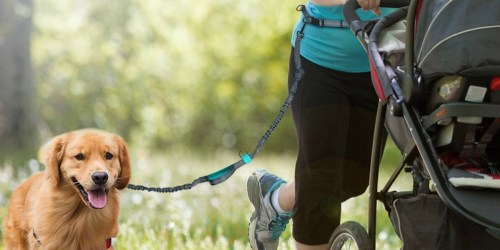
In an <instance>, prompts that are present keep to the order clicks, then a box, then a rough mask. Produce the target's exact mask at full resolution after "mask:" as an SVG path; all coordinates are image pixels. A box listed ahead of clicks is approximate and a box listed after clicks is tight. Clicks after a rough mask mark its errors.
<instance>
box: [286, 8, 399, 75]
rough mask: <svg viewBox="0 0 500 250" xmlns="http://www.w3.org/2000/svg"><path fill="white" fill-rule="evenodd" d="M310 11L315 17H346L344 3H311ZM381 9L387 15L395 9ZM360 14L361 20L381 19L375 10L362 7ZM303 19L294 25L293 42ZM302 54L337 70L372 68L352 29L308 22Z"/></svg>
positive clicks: (335, 18)
mask: <svg viewBox="0 0 500 250" xmlns="http://www.w3.org/2000/svg"><path fill="white" fill-rule="evenodd" d="M306 10H307V12H308V13H309V15H311V16H313V17H315V18H319V19H329V20H345V19H344V15H343V14H342V11H343V5H337V6H319V5H316V4H314V3H311V2H308V3H307V4H306ZM381 10H382V15H385V14H388V13H390V12H391V11H392V10H393V9H389V8H381ZM357 13H358V15H359V17H360V18H361V20H371V19H376V18H380V16H377V15H375V13H373V12H372V11H363V10H361V9H358V10H357ZM302 18H303V17H301V18H300V19H299V21H298V22H297V24H296V25H295V27H294V31H293V36H292V45H294V44H295V39H296V36H297V31H299V30H300V29H302V26H303V25H304V23H303V22H302ZM300 54H301V55H302V56H303V57H304V58H306V59H307V60H309V61H311V62H313V63H315V64H318V65H321V66H323V67H326V68H330V69H334V70H339V71H344V72H350V73H360V72H369V71H370V66H369V63H368V56H367V53H366V51H365V50H364V49H363V47H362V46H361V44H360V43H359V41H358V40H357V39H356V37H355V36H354V34H353V33H352V31H351V30H350V29H349V28H329V27H318V26H315V25H312V24H307V25H306V27H305V28H304V38H303V39H302V41H301V44H300Z"/></svg>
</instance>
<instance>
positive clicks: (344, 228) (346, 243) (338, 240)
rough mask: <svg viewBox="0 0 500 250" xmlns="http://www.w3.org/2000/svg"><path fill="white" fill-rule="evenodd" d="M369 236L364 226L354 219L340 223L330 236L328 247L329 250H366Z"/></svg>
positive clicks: (368, 244) (368, 246)
mask: <svg viewBox="0 0 500 250" xmlns="http://www.w3.org/2000/svg"><path fill="white" fill-rule="evenodd" d="M369 248H370V238H369V237H368V233H367V232H366V230H365V228H364V227H363V226H361V225H360V224H359V223H357V222H355V221H347V222H344V223H342V224H341V225H340V226H339V227H337V229H335V231H334V232H333V234H332V236H331V237H330V241H329V242H328V249H330V250H341V249H342V250H345V249H356V250H368V249H369Z"/></svg>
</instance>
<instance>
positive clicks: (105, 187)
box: [40, 129, 131, 209]
mask: <svg viewBox="0 0 500 250" xmlns="http://www.w3.org/2000/svg"><path fill="white" fill-rule="evenodd" d="M40 161H41V162H42V163H44V164H45V166H46V167H47V171H48V176H49V178H50V181H51V183H53V185H55V186H58V185H72V187H73V188H74V190H75V191H76V192H77V193H78V194H79V195H80V198H81V199H82V200H83V202H84V203H85V204H86V205H88V206H89V207H91V208H96V209H100V208H103V207H104V206H106V204H107V201H108V192H109V190H110V189H112V188H117V189H124V188H125V187H126V186H127V185H128V182H129V179H130V173H131V171H130V159H129V156H128V150H127V145H126V144H125V142H124V141H123V139H122V138H120V137H119V136H117V135H115V134H112V133H109V132H105V131H101V130H96V129H84V130H77V131H72V132H69V133H66V134H62V135H59V136H57V137H55V138H53V139H52V140H51V141H49V142H48V143H47V144H46V145H44V146H43V147H42V149H41V151H40Z"/></svg>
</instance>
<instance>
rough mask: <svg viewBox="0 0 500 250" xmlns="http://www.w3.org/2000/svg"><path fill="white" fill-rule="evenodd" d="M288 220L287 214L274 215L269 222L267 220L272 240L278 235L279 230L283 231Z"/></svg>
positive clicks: (279, 233)
mask: <svg viewBox="0 0 500 250" xmlns="http://www.w3.org/2000/svg"><path fill="white" fill-rule="evenodd" d="M289 220H290V217H289V216H279V215H277V216H276V217H274V218H273V219H272V220H271V222H269V230H270V231H271V238H272V239H273V240H275V239H277V238H279V237H280V235H281V232H283V231H285V229H286V225H287V224H288V221H289Z"/></svg>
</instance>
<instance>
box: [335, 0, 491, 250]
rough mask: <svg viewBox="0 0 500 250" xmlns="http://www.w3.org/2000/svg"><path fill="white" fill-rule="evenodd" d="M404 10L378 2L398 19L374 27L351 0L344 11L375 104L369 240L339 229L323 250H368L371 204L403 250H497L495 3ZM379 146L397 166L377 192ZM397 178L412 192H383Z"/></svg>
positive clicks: (434, 3) (354, 230)
mask: <svg viewBox="0 0 500 250" xmlns="http://www.w3.org/2000/svg"><path fill="white" fill-rule="evenodd" d="M403 2H405V1H401V0H391V1H384V0H382V2H381V6H386V7H398V9H397V10H396V11H394V12H393V13H391V14H390V15H388V16H385V17H383V18H381V19H380V20H378V21H377V22H376V23H374V24H373V23H363V22H361V21H360V20H359V17H358V16H357V14H356V10H357V9H358V8H359V5H358V4H357V2H356V1H355V0H349V1H348V2H347V3H346V5H345V6H344V16H345V18H346V20H347V21H348V23H349V25H350V28H351V30H352V31H353V32H354V34H355V35H356V37H357V38H358V40H359V41H360V43H361V44H362V45H363V46H364V47H365V49H366V50H367V52H368V55H369V60H370V65H371V74H372V81H373V85H374V87H375V89H376V92H377V94H378V96H379V99H380V101H379V107H378V112H377V120H376V127H375V133H374V142H373V147H372V163H371V169H370V183H369V194H370V195H369V208H368V209H369V211H368V212H369V213H368V214H369V218H368V232H366V230H365V229H364V228H363V227H362V226H361V225H360V224H359V223H357V222H353V221H349V222H346V223H343V224H341V225H340V226H339V227H338V228H337V229H336V230H335V232H334V233H333V235H332V237H331V240H330V249H346V246H347V244H348V243H350V244H353V243H354V244H353V245H354V246H355V247H354V248H355V249H375V237H376V227H375V225H376V203H377V201H380V202H382V203H383V204H384V206H385V208H386V210H387V212H388V214H389V218H390V219H391V222H392V224H393V226H394V230H395V232H396V233H397V235H398V236H399V237H400V239H401V240H402V243H403V249H500V184H499V183H500V133H498V132H499V131H500V15H499V13H500V1H488V0H411V1H406V3H403ZM402 5H406V6H404V7H402ZM401 26H402V29H399V33H400V35H401V34H402V35H403V36H402V38H400V39H398V38H396V37H397V36H394V35H393V34H394V32H395V33H396V34H397V33H398V32H397V30H398V29H397V27H401ZM387 136H390V138H391V139H392V140H393V141H394V143H395V144H396V146H397V148H398V149H399V151H400V152H401V155H402V157H401V161H400V163H399V165H398V166H396V168H395V170H394V172H393V174H392V176H391V177H390V178H389V180H388V182H387V183H386V184H385V185H384V187H383V188H382V190H381V191H377V187H378V173H379V165H380V159H381V156H382V153H383V150H384V146H385V141H386V138H387ZM403 170H404V171H403ZM402 172H407V173H411V175H412V177H413V178H412V179H413V188H412V190H408V191H389V190H390V189H391V186H392V185H393V184H394V182H395V180H396V179H397V178H398V177H399V176H400V174H401V173H402Z"/></svg>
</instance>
